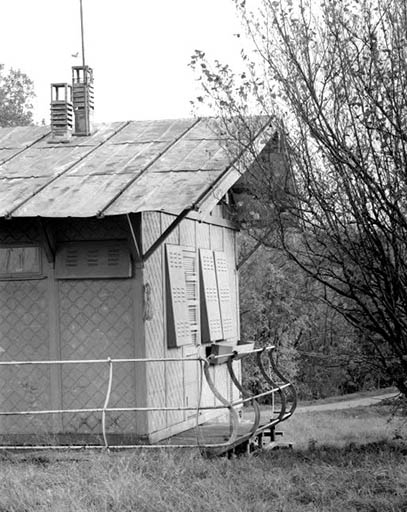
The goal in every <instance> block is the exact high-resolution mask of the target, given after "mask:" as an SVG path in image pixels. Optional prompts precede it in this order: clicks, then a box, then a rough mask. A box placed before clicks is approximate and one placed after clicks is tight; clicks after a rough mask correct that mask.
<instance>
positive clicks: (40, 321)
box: [0, 280, 51, 434]
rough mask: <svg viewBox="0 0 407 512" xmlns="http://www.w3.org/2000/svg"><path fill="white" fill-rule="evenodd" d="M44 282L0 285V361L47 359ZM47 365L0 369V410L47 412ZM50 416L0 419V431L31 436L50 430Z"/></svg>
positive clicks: (20, 282)
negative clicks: (34, 433)
mask: <svg viewBox="0 0 407 512" xmlns="http://www.w3.org/2000/svg"><path fill="white" fill-rule="evenodd" d="M48 338H49V335H48V301H47V280H39V281H7V282H1V283H0V358H1V360H2V361H24V360H31V361H33V360H41V359H49V353H48V347H49V339H48ZM49 376H50V368H49V367H48V366H38V365H32V366H31V365H30V366H6V367H1V368H0V410H2V411H5V410H8V411H24V410H41V409H50V407H51V406H50V396H49V393H50V377H49ZM50 424H51V418H50V417H49V416H15V417H13V416H7V417H1V418H0V432H1V431H2V432H7V433H8V434H30V433H33V432H37V433H41V432H47V431H50V429H51V425H50Z"/></svg>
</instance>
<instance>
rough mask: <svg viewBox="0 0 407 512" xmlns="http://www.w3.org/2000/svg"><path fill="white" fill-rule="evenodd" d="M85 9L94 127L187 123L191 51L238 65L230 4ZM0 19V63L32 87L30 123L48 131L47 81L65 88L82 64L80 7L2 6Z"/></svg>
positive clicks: (131, 3)
mask: <svg viewBox="0 0 407 512" xmlns="http://www.w3.org/2000/svg"><path fill="white" fill-rule="evenodd" d="M83 9H84V18H85V42H86V50H85V51H86V63H87V64H89V65H90V66H91V67H92V68H93V70H94V75H95V121H122V120H129V119H157V118H173V117H189V116H190V115H191V106H190V103H189V102H190V100H191V99H193V98H194V97H195V96H196V95H197V94H198V92H197V91H198V89H197V88H196V83H195V79H194V75H193V72H192V70H191V69H190V68H189V67H188V66H187V65H188V62H189V60H190V56H191V55H192V53H193V51H194V50H195V49H200V50H203V51H206V53H207V54H208V55H209V56H211V57H213V58H219V60H221V61H226V62H228V63H232V64H233V62H237V61H238V58H239V57H238V56H239V51H240V48H241V45H242V39H238V38H236V37H234V35H233V34H234V33H236V32H239V33H240V32H241V28H240V25H239V21H238V19H237V17H236V13H235V10H234V6H233V4H232V1H231V0H83ZM0 16H1V24H0V48H1V54H0V63H3V64H5V66H6V67H10V66H12V67H14V68H20V69H21V71H23V72H25V73H27V74H28V75H29V76H30V78H31V79H32V80H34V83H35V90H36V94H37V98H36V101H35V105H34V108H35V111H34V117H35V120H36V121H37V122H39V121H41V119H43V118H45V120H46V123H47V124H48V122H49V99H50V84H51V82H70V81H71V66H72V65H80V64H81V63H82V61H81V39H80V17H79V0H2V1H1V9H0ZM76 52H79V56H78V58H77V59H75V58H73V57H72V54H75V53H76Z"/></svg>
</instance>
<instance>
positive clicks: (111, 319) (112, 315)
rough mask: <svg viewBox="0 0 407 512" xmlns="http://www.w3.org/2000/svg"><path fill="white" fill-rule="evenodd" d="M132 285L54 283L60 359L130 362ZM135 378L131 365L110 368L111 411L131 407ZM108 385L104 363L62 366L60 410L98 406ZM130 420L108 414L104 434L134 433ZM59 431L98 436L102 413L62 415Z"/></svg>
mask: <svg viewBox="0 0 407 512" xmlns="http://www.w3.org/2000/svg"><path fill="white" fill-rule="evenodd" d="M131 285H132V281H131V280H130V279H126V280H107V279H106V280H105V279H100V280H83V281H78V280H72V281H70V280H66V281H60V282H59V295H60V331H61V353H62V359H105V358H107V357H111V358H112V359H113V358H132V357H134V321H133V313H132V311H133V303H132V286H131ZM135 378H136V376H135V372H134V365H133V364H131V363H124V364H119V363H117V364H115V365H114V367H113V387H112V393H111V399H110V403H109V405H110V406H111V407H132V406H133V407H134V406H135V384H136V382H135ZM107 384H108V365H107V363H106V364H75V365H69V366H68V365H66V366H64V367H63V369H62V402H63V407H64V408H65V409H71V408H72V409H76V408H92V407H102V406H103V404H104V400H105V396H106V390H107ZM134 417H135V415H134V414H133V413H116V414H113V413H110V414H108V415H107V428H108V431H109V432H117V433H125V432H132V431H133V432H134V430H135V424H134V422H133V420H134ZM64 432H74V433H100V432H101V414H100V413H78V414H72V415H68V414H66V415H65V416H64Z"/></svg>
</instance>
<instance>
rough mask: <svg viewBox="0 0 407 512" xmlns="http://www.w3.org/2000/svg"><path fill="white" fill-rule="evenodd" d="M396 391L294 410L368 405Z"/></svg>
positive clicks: (311, 410) (319, 409)
mask: <svg viewBox="0 0 407 512" xmlns="http://www.w3.org/2000/svg"><path fill="white" fill-rule="evenodd" d="M397 395H398V393H395V392H394V391H393V392H392V393H387V394H384V395H377V396H366V397H363V398H354V399H353V400H345V401H341V402H334V403H332V404H316V405H299V406H298V407H297V409H296V410H295V412H296V413H301V412H314V411H315V412H322V411H337V410H339V409H351V408H352V407H365V406H368V405H374V404H378V403H379V402H380V401H381V400H385V399H386V398H393V397H395V396H397Z"/></svg>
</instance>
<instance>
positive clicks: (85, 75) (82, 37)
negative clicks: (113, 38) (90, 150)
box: [79, 0, 89, 135]
mask: <svg viewBox="0 0 407 512" xmlns="http://www.w3.org/2000/svg"><path fill="white" fill-rule="evenodd" d="M79 3H80V15H81V40H82V66H83V81H84V86H85V97H84V100H85V132H86V135H88V134H89V109H88V90H87V84H88V73H87V70H86V67H85V35H84V28H83V6H82V0H79Z"/></svg>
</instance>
